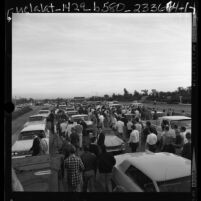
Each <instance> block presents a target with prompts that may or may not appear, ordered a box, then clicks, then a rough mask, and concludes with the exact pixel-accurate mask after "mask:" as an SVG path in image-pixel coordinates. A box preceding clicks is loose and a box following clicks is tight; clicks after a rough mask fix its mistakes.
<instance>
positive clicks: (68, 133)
mask: <svg viewBox="0 0 201 201" xmlns="http://www.w3.org/2000/svg"><path fill="white" fill-rule="evenodd" d="M74 126H75V125H74V123H73V121H71V120H70V121H69V122H68V125H67V128H66V131H65V136H67V137H68V139H70V135H71V133H72V127H74Z"/></svg>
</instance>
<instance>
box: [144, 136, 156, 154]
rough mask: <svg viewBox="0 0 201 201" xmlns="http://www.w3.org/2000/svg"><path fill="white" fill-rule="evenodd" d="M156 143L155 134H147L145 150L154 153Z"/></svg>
mask: <svg viewBox="0 0 201 201" xmlns="http://www.w3.org/2000/svg"><path fill="white" fill-rule="evenodd" d="M156 143H157V136H156V134H155V133H149V134H148V135H147V139H146V144H145V150H149V151H151V152H156V148H157V146H156Z"/></svg>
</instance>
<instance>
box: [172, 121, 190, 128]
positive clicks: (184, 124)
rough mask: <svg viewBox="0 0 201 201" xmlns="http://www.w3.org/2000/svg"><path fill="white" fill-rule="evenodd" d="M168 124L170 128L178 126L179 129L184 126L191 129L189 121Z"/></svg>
mask: <svg viewBox="0 0 201 201" xmlns="http://www.w3.org/2000/svg"><path fill="white" fill-rule="evenodd" d="M170 124H171V126H172V125H178V127H179V128H181V127H182V126H184V127H186V128H191V119H187V120H177V121H171V123H170Z"/></svg>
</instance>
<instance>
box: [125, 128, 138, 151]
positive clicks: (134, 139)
mask: <svg viewBox="0 0 201 201" xmlns="http://www.w3.org/2000/svg"><path fill="white" fill-rule="evenodd" d="M128 144H129V146H130V148H131V152H136V150H137V148H138V146H139V131H138V130H137V129H136V126H135V125H133V126H132V132H131V134H130V138H129V141H128Z"/></svg>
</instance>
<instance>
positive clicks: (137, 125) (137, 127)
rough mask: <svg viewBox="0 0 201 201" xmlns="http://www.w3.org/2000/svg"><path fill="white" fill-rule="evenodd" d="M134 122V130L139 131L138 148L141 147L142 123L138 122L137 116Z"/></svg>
mask: <svg viewBox="0 0 201 201" xmlns="http://www.w3.org/2000/svg"><path fill="white" fill-rule="evenodd" d="M135 121H136V123H135V127H136V130H138V131H139V138H140V139H139V148H140V149H141V146H142V125H141V124H140V122H139V118H136V119H135Z"/></svg>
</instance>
